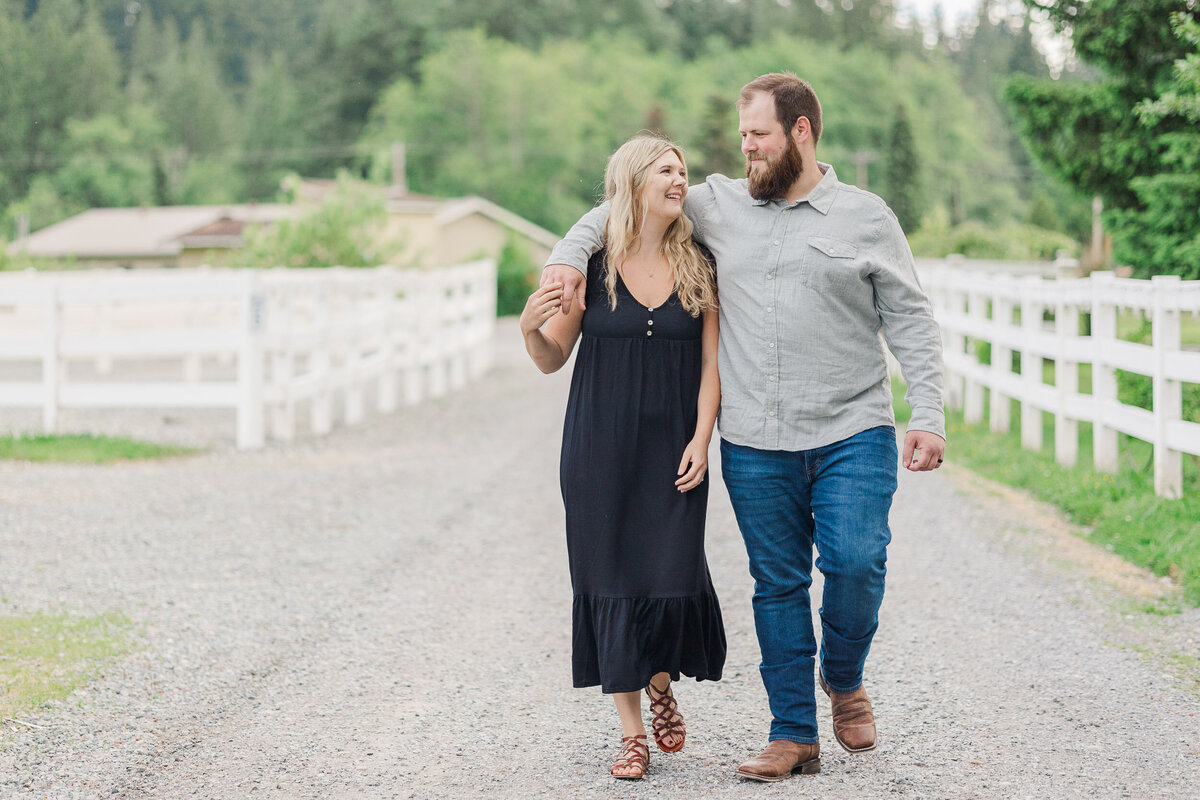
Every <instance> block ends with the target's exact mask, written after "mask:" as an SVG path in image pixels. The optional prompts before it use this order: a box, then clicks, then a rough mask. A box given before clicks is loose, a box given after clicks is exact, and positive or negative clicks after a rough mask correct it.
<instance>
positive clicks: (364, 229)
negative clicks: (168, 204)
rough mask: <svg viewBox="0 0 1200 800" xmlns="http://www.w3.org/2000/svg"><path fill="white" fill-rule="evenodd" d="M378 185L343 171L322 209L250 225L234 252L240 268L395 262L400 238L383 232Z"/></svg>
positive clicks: (385, 212)
mask: <svg viewBox="0 0 1200 800" xmlns="http://www.w3.org/2000/svg"><path fill="white" fill-rule="evenodd" d="M386 223H387V211H386V209H385V207H384V202H383V193H382V192H380V191H379V190H378V187H373V186H369V185H364V184H363V183H362V182H361V181H356V180H354V179H352V178H351V177H350V176H349V175H348V174H346V173H342V174H341V175H339V177H338V188H337V190H336V191H335V192H333V193H332V194H330V195H329V196H328V197H327V198H325V200H324V201H323V202H322V204H321V206H320V208H318V209H316V210H314V211H313V212H312V213H310V214H307V215H305V216H302V217H300V218H298V219H292V220H281V221H279V222H277V223H275V224H274V225H270V226H265V227H261V228H257V229H252V230H250V231H249V232H248V233H247V236H246V246H245V247H244V248H242V250H240V251H238V253H237V254H236V256H235V257H234V258H236V266H241V267H335V266H340V267H375V266H378V265H380V264H387V263H396V261H397V259H398V258H399V257H400V255H401V253H402V251H403V242H401V241H400V240H398V239H396V238H394V237H389V236H387V235H386V234H385V228H386Z"/></svg>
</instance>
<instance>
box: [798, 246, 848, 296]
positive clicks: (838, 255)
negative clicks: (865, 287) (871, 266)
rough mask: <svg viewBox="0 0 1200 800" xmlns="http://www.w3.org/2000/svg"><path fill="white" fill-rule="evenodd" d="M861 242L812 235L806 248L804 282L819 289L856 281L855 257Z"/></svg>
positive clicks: (825, 289) (829, 288)
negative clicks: (853, 242)
mask: <svg viewBox="0 0 1200 800" xmlns="http://www.w3.org/2000/svg"><path fill="white" fill-rule="evenodd" d="M857 256H858V246H857V245H854V244H851V243H850V242H844V241H842V240H841V239H833V238H831V237H829V236H810V237H809V239H808V247H806V248H805V251H804V269H803V271H802V272H801V282H802V283H803V284H804V285H805V286H810V287H812V288H813V289H816V290H818V291H831V290H837V289H839V288H842V287H846V286H849V285H851V284H853V283H857V282H858V280H859V276H858V270H857V269H856V268H855V264H854V260H855V258H856V257H857Z"/></svg>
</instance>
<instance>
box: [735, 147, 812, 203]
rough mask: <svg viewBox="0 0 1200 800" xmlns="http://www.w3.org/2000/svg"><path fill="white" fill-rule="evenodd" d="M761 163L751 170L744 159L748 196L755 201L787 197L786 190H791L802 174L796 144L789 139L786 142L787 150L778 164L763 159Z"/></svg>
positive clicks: (801, 161)
mask: <svg viewBox="0 0 1200 800" xmlns="http://www.w3.org/2000/svg"><path fill="white" fill-rule="evenodd" d="M762 163H763V166H762V167H761V168H760V169H757V170H752V169H751V164H753V162H752V161H751V160H750V159H749V158H747V159H746V179H747V181H749V187H748V188H749V190H750V196H751V197H753V198H754V199H755V200H775V199H776V198H780V197H785V196H787V193H788V189H790V188H792V184H793V183H795V182H796V180H797V179H798V178H799V177H800V173H802V172H804V160H803V159H802V158H801V157H800V148H798V147H796V143H795V142H793V141H792V140H791V139H790V138H789V139H788V140H787V149H785V150H784V152H783V154H782V155H781V156H780V157H779V161H778V162H776V163H774V164H772V163H771V162H770V161H767V160H766V159H763V160H762Z"/></svg>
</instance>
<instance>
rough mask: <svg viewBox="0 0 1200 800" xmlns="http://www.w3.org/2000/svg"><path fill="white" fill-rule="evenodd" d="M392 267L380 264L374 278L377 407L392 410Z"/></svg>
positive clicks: (394, 314) (394, 285) (394, 316)
mask: <svg viewBox="0 0 1200 800" xmlns="http://www.w3.org/2000/svg"><path fill="white" fill-rule="evenodd" d="M397 288H398V287H397V281H396V268H395V267H380V268H379V269H378V271H377V277H376V280H375V303H376V305H377V306H378V308H379V328H380V333H379V360H380V362H381V366H380V370H379V400H378V405H379V410H380V411H381V412H383V413H385V414H389V413H391V412H393V411H395V410H396V383H397V381H396V370H397V364H396V327H397V325H396V323H397V322H398V317H399V314H398V313H397V303H396V291H397Z"/></svg>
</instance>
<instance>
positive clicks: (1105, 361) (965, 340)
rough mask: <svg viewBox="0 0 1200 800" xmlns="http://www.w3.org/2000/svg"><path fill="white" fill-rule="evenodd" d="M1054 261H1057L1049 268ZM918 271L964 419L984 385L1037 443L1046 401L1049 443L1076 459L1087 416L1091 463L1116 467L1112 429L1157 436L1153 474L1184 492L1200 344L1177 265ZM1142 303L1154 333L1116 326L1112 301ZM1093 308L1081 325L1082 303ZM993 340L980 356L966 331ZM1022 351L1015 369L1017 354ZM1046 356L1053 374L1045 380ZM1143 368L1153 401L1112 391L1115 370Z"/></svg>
mask: <svg viewBox="0 0 1200 800" xmlns="http://www.w3.org/2000/svg"><path fill="white" fill-rule="evenodd" d="M1050 271H1051V272H1052V271H1053V270H1050ZM921 282H922V285H923V286H924V287H925V289H926V290H927V291H928V293H929V295H930V298H931V300H932V301H933V304H934V313H935V315H936V317H937V319H938V322H939V323H940V324H941V327H942V337H943V344H944V351H945V361H946V387H947V402H948V403H949V404H950V405H951V406H952V407H956V408H961V409H962V410H963V414H964V417H965V419H966V420H967V421H968V422H982V421H983V416H984V392H985V391H986V392H988V394H989V396H990V403H989V405H990V409H989V414H988V416H989V419H988V422H989V425H990V427H991V429H992V430H994V431H1007V430H1008V427H1009V419H1010V412H1011V403H1012V402H1017V403H1019V404H1020V424H1021V442H1022V444H1023V446H1024V447H1026V448H1029V449H1040V448H1041V447H1042V413H1043V412H1048V413H1050V414H1052V415H1053V417H1054V452H1055V458H1056V459H1057V461H1058V462H1059V463H1060V464H1064V465H1067V466H1072V465H1074V464H1075V463H1076V462H1077V460H1078V452H1079V423H1080V422H1090V423H1091V425H1092V437H1093V460H1094V466H1095V469H1097V470H1098V471H1101V472H1110V473H1111V472H1116V470H1117V463H1118V444H1117V442H1118V438H1117V434H1118V433H1125V434H1128V435H1129V436H1132V437H1134V438H1137V439H1141V440H1143V441H1146V442H1150V443H1151V444H1152V445H1153V446H1154V486H1155V491H1156V492H1157V493H1158V494H1159V495H1161V496H1164V497H1179V496H1180V495H1181V493H1182V486H1183V472H1182V459H1181V455H1182V454H1183V453H1191V454H1193V455H1200V424H1197V423H1195V422H1189V421H1186V420H1184V419H1182V385H1183V384H1185V383H1190V384H1200V352H1195V351H1194V350H1185V349H1184V348H1182V347H1181V344H1180V319H1181V316H1182V315H1183V314H1187V313H1190V314H1192V315H1200V281H1183V280H1180V279H1179V278H1178V277H1177V276H1157V277H1154V278H1152V279H1151V280H1148V281H1147V280H1132V279H1123V278H1116V277H1114V276H1113V274H1112V273H1093V274H1092V275H1091V276H1090V277H1088V278H1059V279H1057V280H1050V279H1047V278H1046V277H1044V276H1038V275H1025V276H1020V277H1018V276H1014V275H1011V274H1009V275H1006V274H982V273H980V272H979V271H975V270H964V269H961V268H955V267H952V266H933V265H931V264H930V262H928V261H925V262H922V265H921ZM1121 310H1124V311H1129V312H1134V313H1141V314H1143V315H1144V316H1145V318H1146V319H1149V320H1150V322H1151V326H1152V330H1153V343H1152V344H1150V345H1144V344H1135V343H1133V342H1128V341H1123V340H1121V339H1118V338H1117V316H1118V311H1121ZM1084 314H1086V315H1089V316H1090V322H1091V325H1090V330H1091V333H1090V335H1088V336H1084V335H1081V333H1080V318H1081V315H1084ZM975 341H984V342H989V343H990V344H991V359H990V361H991V363H990V364H982V363H980V362H979V360H978V359H977V358H976V356H975V353H974V342H975ZM1014 353H1019V354H1020V372H1019V374H1018V373H1017V372H1015V371H1014V369H1013V354H1014ZM1047 360H1050V361H1052V362H1053V364H1054V372H1053V374H1054V384H1053V385H1050V384H1048V383H1046V382H1045V381H1044V380H1043V377H1042V375H1043V366H1044V364H1045V362H1046V361H1047ZM1081 364H1090V365H1091V376H1092V381H1091V382H1092V386H1091V394H1083V393H1081V392H1080V390H1079V366H1080V365H1081ZM1118 369H1121V370H1125V371H1127V372H1132V373H1137V374H1139V375H1146V376H1149V377H1150V379H1151V381H1152V386H1153V402H1152V406H1153V410H1152V411H1148V410H1145V409H1142V408H1138V407H1134V406H1129V405H1125V404H1122V403H1121V402H1119V400H1118V397H1117V376H1116V370H1118Z"/></svg>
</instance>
